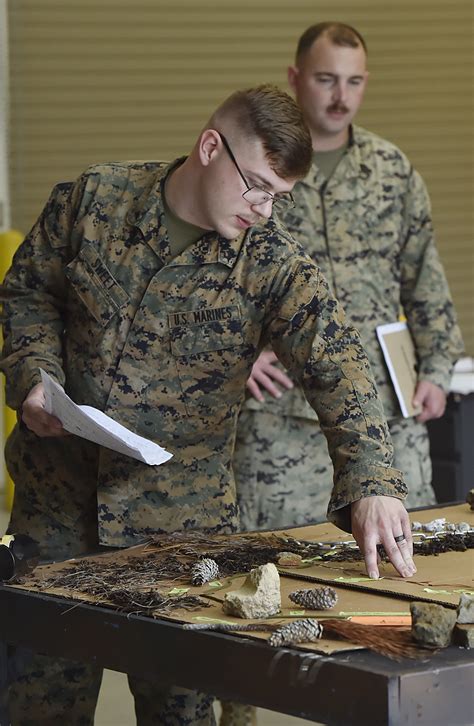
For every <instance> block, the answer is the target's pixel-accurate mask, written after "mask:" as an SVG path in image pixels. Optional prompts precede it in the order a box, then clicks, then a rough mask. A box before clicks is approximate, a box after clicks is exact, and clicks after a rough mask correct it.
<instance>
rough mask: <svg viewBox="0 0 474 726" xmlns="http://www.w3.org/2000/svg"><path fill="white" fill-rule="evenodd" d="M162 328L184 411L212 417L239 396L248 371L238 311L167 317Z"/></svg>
mask: <svg viewBox="0 0 474 726" xmlns="http://www.w3.org/2000/svg"><path fill="white" fill-rule="evenodd" d="M168 323H169V329H170V342H171V352H172V354H173V356H174V358H175V361H176V366H177V370H178V375H179V380H180V385H181V390H182V392H183V396H184V400H185V405H186V411H187V413H188V415H199V416H205V417H212V418H215V417H216V415H219V414H220V413H221V412H222V411H223V409H226V410H227V408H228V406H231V405H233V404H234V403H236V402H237V401H238V400H239V398H241V397H242V396H243V392H244V387H245V381H246V380H247V377H248V374H249V372H250V368H251V366H252V360H251V359H250V356H249V355H246V354H245V350H246V349H245V346H244V336H243V331H242V320H241V317H240V310H239V307H238V306H237V305H229V306H225V307H220V308H199V309H197V310H188V311H186V312H179V313H172V314H170V315H168Z"/></svg>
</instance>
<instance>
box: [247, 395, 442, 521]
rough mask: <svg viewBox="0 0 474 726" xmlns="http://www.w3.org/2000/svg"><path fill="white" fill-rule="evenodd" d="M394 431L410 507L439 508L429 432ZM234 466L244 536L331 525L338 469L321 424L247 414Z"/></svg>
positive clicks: (410, 426)
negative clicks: (321, 523) (330, 505)
mask: <svg viewBox="0 0 474 726" xmlns="http://www.w3.org/2000/svg"><path fill="white" fill-rule="evenodd" d="M389 427H390V433H391V435H392V441H393V446H394V451H395V458H394V466H395V467H396V468H398V469H401V471H403V473H404V475H405V479H406V482H407V486H408V492H409V493H408V497H407V499H406V502H405V503H406V506H407V507H408V508H410V507H418V506H423V505H428V504H434V503H435V501H436V500H435V495H434V491H433V488H432V486H431V460H430V454H429V440H428V432H427V428H426V426H425V425H424V424H420V423H417V422H416V421H415V420H414V419H397V420H394V421H392V422H391V423H389ZM233 466H234V474H235V481H236V487H237V500H238V503H239V507H240V528H241V530H252V529H278V528H281V527H288V526H290V525H304V524H308V523H309V522H317V521H322V520H325V519H326V510H327V505H328V502H329V497H330V495H331V490H332V484H333V482H332V476H333V467H332V463H331V460H330V458H329V454H328V449H327V445H326V438H325V436H324V434H323V433H322V432H321V429H320V427H319V423H318V421H314V420H310V419H305V418H297V417H292V416H288V417H280V416H277V415H275V414H273V413H269V412H266V411H253V410H248V409H244V410H243V411H242V412H241V414H240V417H239V422H238V426H237V438H236V444H235V453H234V460H233Z"/></svg>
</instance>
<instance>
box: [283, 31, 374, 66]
mask: <svg viewBox="0 0 474 726" xmlns="http://www.w3.org/2000/svg"><path fill="white" fill-rule="evenodd" d="M322 35H326V36H327V37H328V38H329V39H330V40H331V41H332V42H333V43H334V45H341V46H345V47H346V48H358V47H359V46H362V47H363V49H364V50H365V52H366V53H367V45H366V43H365V40H364V38H363V37H362V35H361V34H360V33H359V32H358V31H357V30H356V29H355V28H353V27H352V25H346V24H345V23H335V22H332V21H329V22H327V23H317V24H316V25H311V26H310V27H309V28H307V29H306V30H305V31H304V33H303V35H302V36H301V38H300V39H299V41H298V46H297V48H296V63H298V62H299V61H300V60H301V58H302V56H304V55H305V53H307V52H308V50H309V49H310V48H311V46H312V45H313V43H314V42H315V40H317V39H318V38H320V37H321V36H322Z"/></svg>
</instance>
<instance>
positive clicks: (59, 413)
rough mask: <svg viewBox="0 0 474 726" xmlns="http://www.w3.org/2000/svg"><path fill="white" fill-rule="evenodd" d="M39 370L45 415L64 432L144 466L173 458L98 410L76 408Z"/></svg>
mask: <svg viewBox="0 0 474 726" xmlns="http://www.w3.org/2000/svg"><path fill="white" fill-rule="evenodd" d="M40 370H41V380H42V382H43V386H44V395H45V398H46V411H47V412H48V413H52V414H53V415H54V416H56V418H58V419H59V420H60V421H61V423H62V425H63V428H65V429H66V431H69V432H70V433H72V434H76V436H82V438H84V439H88V440H89V441H93V442H94V443H96V444H99V445H100V446H105V447H106V448H108V449H113V451H118V452H119V453H120V454H125V455H126V456H131V457H132V458H133V459H138V461H143V462H144V463H145V464H150V465H154V466H157V465H158V464H163V463H164V462H165V461H168V459H171V457H172V456H173V454H170V453H169V451H166V449H163V448H162V447H161V446H158V444H155V443H154V442H153V441H150V440H149V439H145V438H144V437H143V436H138V434H134V433H133V431H129V429H127V428H125V426H122V424H119V423H117V421H114V420H113V419H112V418H110V416H107V414H105V413H103V412H102V411H99V409H97V408H93V407H92V406H78V405H77V404H76V403H74V401H72V400H71V399H70V398H69V396H68V395H67V394H66V393H65V392H64V389H63V388H62V387H61V386H60V385H59V383H56V381H55V380H54V379H53V378H51V376H50V375H48V374H47V373H46V372H45V371H43V370H42V369H40Z"/></svg>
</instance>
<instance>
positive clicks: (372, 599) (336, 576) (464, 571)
mask: <svg viewBox="0 0 474 726" xmlns="http://www.w3.org/2000/svg"><path fill="white" fill-rule="evenodd" d="M438 517H446V519H447V521H449V522H453V523H458V522H461V521H464V522H468V523H469V524H471V525H473V526H474V512H472V511H471V510H470V508H469V506H468V505H467V504H462V505H457V506H454V507H444V508H436V509H430V510H425V511H423V512H415V513H413V514H412V516H411V518H412V520H418V521H421V522H427V521H430V520H432V519H434V518H438ZM281 531H282V532H283V531H284V532H286V533H287V534H288V535H289V536H291V537H293V538H295V539H301V540H306V541H312V542H321V541H348V540H349V539H350V535H348V534H347V533H344V532H342V531H341V530H339V529H337V528H336V527H334V526H333V525H331V524H320V525H314V526H308V527H298V528H290V529H287V530H281ZM147 551H148V552H149V551H150V548H149V547H148V548H147V546H146V545H139V546H137V547H131V548H129V549H126V550H121V551H118V552H117V551H115V552H111V553H106V554H101V555H96V556H94V557H88V558H87V560H88V561H89V562H93V561H97V562H111V563H114V564H119V563H121V562H124V563H125V562H127V561H129V560H130V559H131V558H134V557H140V556H141V555H145V554H146V553H147ZM81 559H84V558H81ZM76 562H77V560H68V561H66V562H59V563H54V564H51V565H43V566H40V567H38V568H36V570H35V572H34V575H33V576H31V577H30V578H28V580H26V581H25V583H24V584H22V585H14V587H18V588H21V589H26V590H33V591H36V592H42V593H44V594H51V595H58V596H61V597H63V598H67V599H70V600H71V601H77V600H80V601H82V602H89V603H92V604H96V605H102V606H107V607H115V608H116V606H114V605H113V604H112V603H109V602H107V600H102V601H99V600H98V598H97V597H94V596H91V595H88V594H87V593H81V592H76V591H72V590H68V589H64V588H50V587H47V586H45V585H43V584H42V581H43V580H44V579H45V578H47V577H48V576H50V575H51V574H53V573H56V574H58V573H60V572H61V573H64V572H67V571H68V570H69V569H70V568H71V567H72V566H74V565H75V564H76ZM416 565H417V568H418V572H417V574H416V575H415V576H414V577H413V578H410V580H403V579H401V578H400V577H399V576H398V575H397V574H396V572H395V570H394V568H393V567H392V566H391V565H389V564H386V565H382V566H381V568H380V570H381V575H382V579H380V580H370V579H369V578H367V576H366V573H365V569H364V563H363V562H355V563H349V562H337V563H330V562H324V563H320V564H311V565H310V566H303V567H300V568H291V569H290V568H286V569H284V568H280V575H281V592H282V612H281V614H279V615H278V616H276V617H275V618H270V619H268V622H272V623H274V622H279V623H280V622H285V621H286V622H287V621H289V620H290V619H296V618H301V617H317V618H319V619H320V620H321V622H322V623H323V625H324V618H325V617H342V618H352V617H357V616H360V615H362V616H374V617H384V616H386V617H387V618H389V617H390V616H394V615H408V614H409V612H410V607H409V601H411V600H427V601H431V602H435V603H440V604H443V605H445V606H448V607H452V608H455V607H457V604H458V602H459V598H460V594H461V592H474V582H473V575H474V554H473V550H468V551H466V552H447V553H444V554H440V555H438V556H434V555H429V556H418V557H417V558H416ZM245 576H246V575H245V574H244V575H235V576H233V577H229V578H222V579H220V580H219V581H217V582H214V583H206V584H205V585H203V586H201V587H193V586H191V585H190V583H189V580H185V579H173V580H168V581H165V580H160V582H159V583H157V585H156V589H157V590H158V591H159V592H160V593H162V594H170V595H171V596H172V595H173V594H175V593H177V591H178V590H180V591H181V592H182V593H183V594H184V592H183V591H185V594H187V595H201V596H203V597H204V598H205V599H206V600H207V601H208V603H209V607H203V608H202V609H200V610H196V611H189V610H183V609H174V610H173V611H172V612H170V613H168V614H162V613H155V614H154V616H155V617H158V618H163V619H167V620H173V621H178V622H189V623H196V622H201V623H204V622H236V623H240V624H241V623H245V622H248V621H245V620H242V619H241V618H234V617H232V616H228V615H225V614H224V613H223V610H222V605H221V603H222V600H223V598H224V596H225V593H226V592H228V591H230V590H236V589H238V588H239V587H241V585H242V584H243V581H244V579H245ZM301 576H303V577H304V578H306V577H310V578H312V579H314V581H313V582H312V581H307V580H305V579H303V578H302V577H301ZM341 578H342V579H341ZM321 583H324V584H329V585H331V587H333V588H334V589H335V590H336V592H337V594H338V602H337V604H336V606H335V607H334V608H332V609H331V610H326V611H314V610H313V611H310V610H304V609H302V608H300V607H298V606H296V605H294V604H293V603H292V602H291V601H290V600H289V597H288V596H289V593H290V592H292V591H294V590H298V589H305V588H311V587H315V586H317V585H318V584H321ZM72 606H73V605H72ZM137 612H138V610H137ZM253 622H256V621H253ZM263 622H267V620H265V621H263ZM238 635H239V637H249V638H264V639H266V638H268V635H269V634H268V633H265V632H262V633H258V632H251V633H238ZM298 647H300V648H302V649H303V650H311V651H315V652H320V653H326V654H329V653H334V652H338V651H345V650H352V649H357V648H359V646H357V645H355V644H351V643H350V642H348V641H342V640H332V639H329V638H324V637H323V639H321V640H320V641H319V642H318V643H316V644H303V645H301V646H298Z"/></svg>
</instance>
